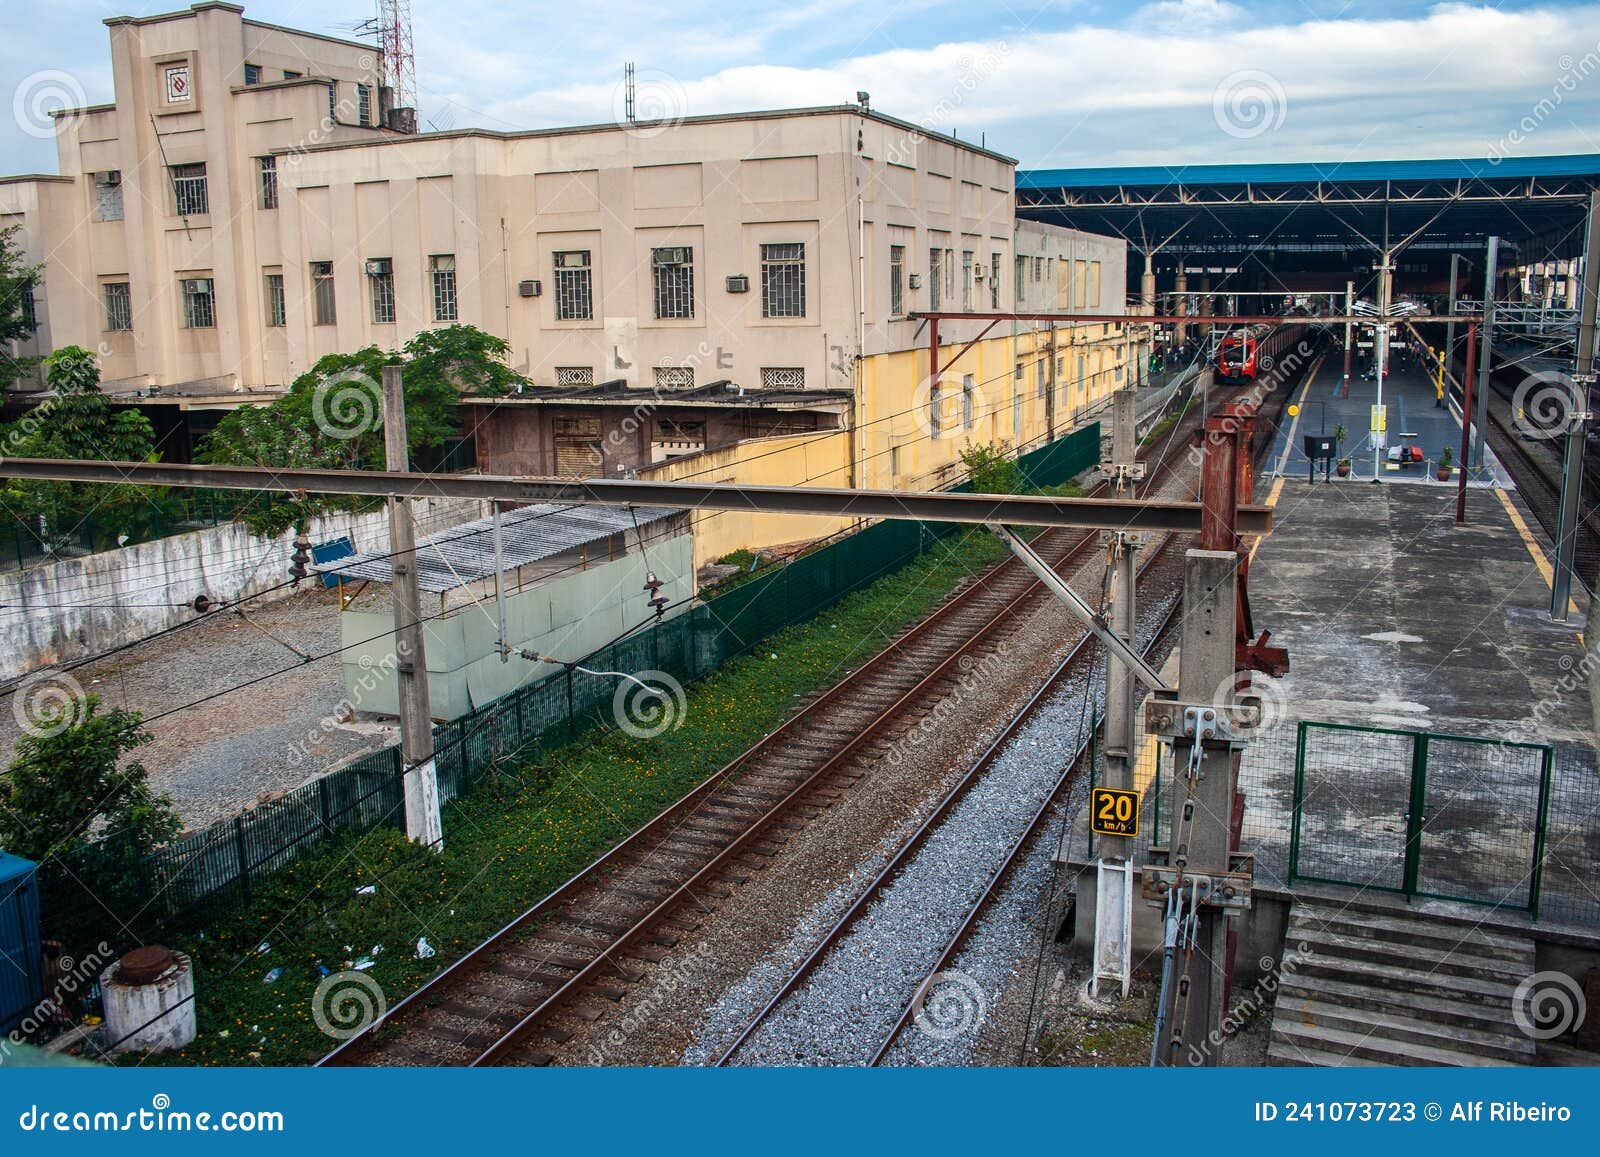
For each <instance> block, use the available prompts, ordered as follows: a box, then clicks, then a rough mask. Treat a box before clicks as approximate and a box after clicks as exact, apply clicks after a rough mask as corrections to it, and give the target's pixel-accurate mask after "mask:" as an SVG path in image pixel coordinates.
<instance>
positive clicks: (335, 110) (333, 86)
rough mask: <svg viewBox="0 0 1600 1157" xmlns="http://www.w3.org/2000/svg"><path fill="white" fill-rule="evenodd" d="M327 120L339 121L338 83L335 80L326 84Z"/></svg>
mask: <svg viewBox="0 0 1600 1157" xmlns="http://www.w3.org/2000/svg"><path fill="white" fill-rule="evenodd" d="M328 119H329V120H330V121H337V120H338V119H339V82H338V81H336V80H330V81H329V82H328Z"/></svg>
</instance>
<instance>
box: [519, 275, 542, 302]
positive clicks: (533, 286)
mask: <svg viewBox="0 0 1600 1157" xmlns="http://www.w3.org/2000/svg"><path fill="white" fill-rule="evenodd" d="M543 292H544V286H543V285H541V284H540V283H539V282H538V281H536V280H534V279H533V278H529V279H528V280H527V281H519V282H517V296H518V297H538V296H539V295H540V294H541V293H543Z"/></svg>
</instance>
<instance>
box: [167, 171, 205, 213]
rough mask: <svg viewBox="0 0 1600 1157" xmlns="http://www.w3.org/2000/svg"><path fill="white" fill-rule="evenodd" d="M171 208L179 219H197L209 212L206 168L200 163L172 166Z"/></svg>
mask: <svg viewBox="0 0 1600 1157" xmlns="http://www.w3.org/2000/svg"><path fill="white" fill-rule="evenodd" d="M170 172H171V174H172V200H173V208H174V210H175V211H176V212H177V214H178V216H180V217H199V216H201V215H203V214H205V213H209V212H211V201H210V199H209V197H208V196H207V194H206V166H205V162H204V161H202V162H200V163H199V164H195V165H173V166H172V168H171V170H170Z"/></svg>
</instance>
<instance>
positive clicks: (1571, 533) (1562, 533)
mask: <svg viewBox="0 0 1600 1157" xmlns="http://www.w3.org/2000/svg"><path fill="white" fill-rule="evenodd" d="M1597 294H1600V190H1597V191H1595V192H1592V193H1590V194H1589V231H1588V236H1587V237H1586V238H1585V240H1584V247H1583V292H1582V296H1581V297H1580V298H1579V299H1578V340H1577V345H1576V346H1575V347H1574V349H1573V362H1572V400H1571V402H1570V403H1569V405H1568V414H1567V437H1566V441H1565V443H1564V444H1563V446H1562V449H1561V511H1560V514H1559V515H1558V516H1557V521H1556V567H1555V576H1554V578H1553V579H1552V581H1551V583H1550V617H1551V618H1552V619H1554V620H1555V621H1556V622H1558V623H1564V622H1566V621H1567V614H1568V609H1569V607H1570V605H1571V598H1572V566H1573V561H1574V560H1575V558H1576V557H1577V547H1578V505H1579V503H1580V502H1581V501H1582V499H1583V447H1584V441H1585V430H1586V428H1587V425H1588V420H1589V412H1588V411H1589V396H1590V392H1591V391H1592V390H1593V389H1594V382H1595V364H1594V358H1595V298H1596V295H1597Z"/></svg>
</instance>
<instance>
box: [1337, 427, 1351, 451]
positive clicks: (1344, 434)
mask: <svg viewBox="0 0 1600 1157" xmlns="http://www.w3.org/2000/svg"><path fill="white" fill-rule="evenodd" d="M1349 436H1350V431H1349V430H1346V429H1345V428H1344V427H1343V426H1342V425H1339V426H1335V427H1334V428H1333V444H1334V446H1336V447H1338V446H1343V445H1344V440H1345V439H1346V438H1348V437H1349Z"/></svg>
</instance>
